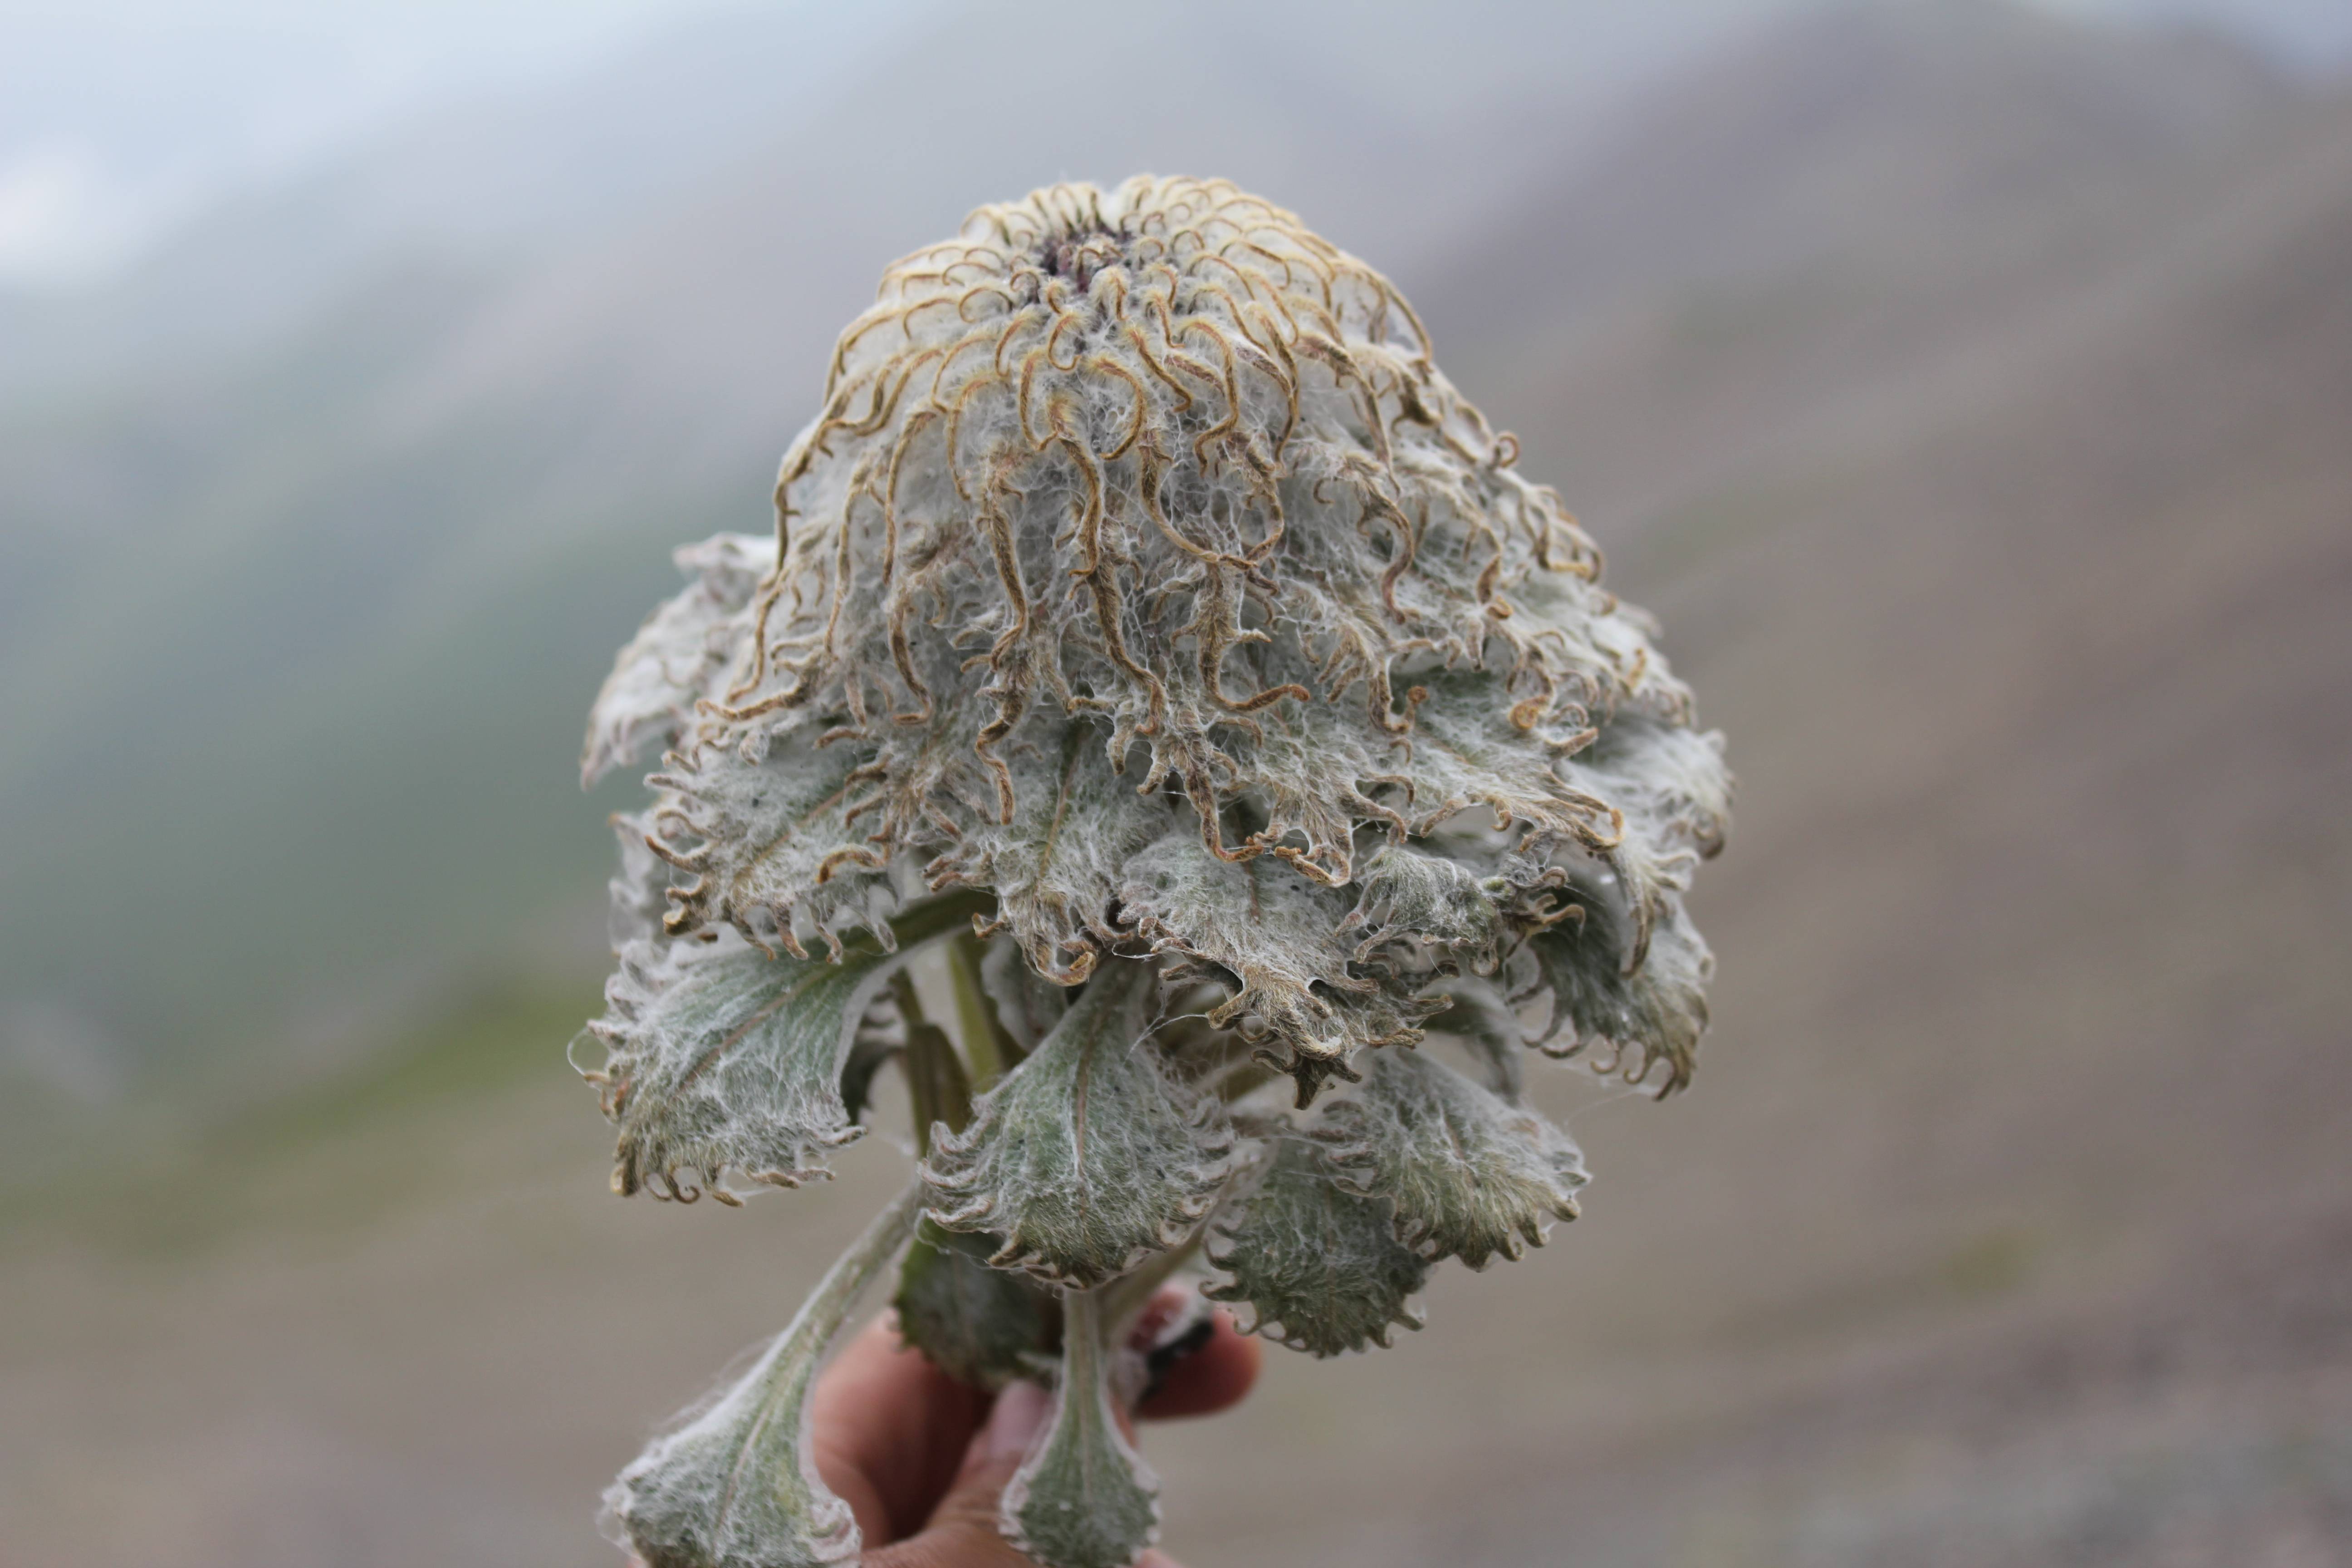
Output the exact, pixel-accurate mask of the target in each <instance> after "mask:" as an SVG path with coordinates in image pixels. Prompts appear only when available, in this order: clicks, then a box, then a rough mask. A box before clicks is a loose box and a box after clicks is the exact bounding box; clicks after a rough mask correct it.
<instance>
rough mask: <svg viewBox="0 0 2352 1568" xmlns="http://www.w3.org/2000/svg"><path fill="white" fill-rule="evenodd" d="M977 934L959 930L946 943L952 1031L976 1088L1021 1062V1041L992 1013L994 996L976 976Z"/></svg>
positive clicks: (985, 1084)
mask: <svg viewBox="0 0 2352 1568" xmlns="http://www.w3.org/2000/svg"><path fill="white" fill-rule="evenodd" d="M980 952H981V947H980V938H979V937H978V936H977V935H976V934H974V933H973V932H971V931H960V932H958V933H957V935H956V938H955V940H954V941H953V942H950V943H948V975H949V978H950V979H951V980H953V981H954V982H955V1003H956V1034H957V1035H958V1036H959V1037H961V1039H962V1041H963V1048H964V1055H965V1056H966V1057H967V1058H970V1059H971V1080H972V1085H973V1087H974V1088H976V1089H983V1090H985V1089H989V1088H991V1087H992V1086H993V1085H994V1084H995V1082H996V1080H997V1079H1000V1078H1003V1076H1004V1075H1005V1074H1006V1073H1008V1072H1011V1071H1012V1070H1013V1068H1016V1067H1018V1066H1020V1065H1021V1058H1022V1057H1023V1055H1024V1052H1023V1051H1022V1049H1021V1042H1020V1041H1018V1040H1016V1039H1014V1038H1013V1032H1012V1031H1011V1030H1010V1029H1007V1028H1006V1027H1005V1026H1004V1023H1003V1019H1001V1018H999V1017H998V1016H997V1014H996V1002H995V999H994V998H992V996H990V995H989V994H988V987H987V986H986V985H985V984H982V982H981V978H980Z"/></svg>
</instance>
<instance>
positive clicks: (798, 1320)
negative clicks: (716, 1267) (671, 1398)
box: [604, 1188, 919, 1568]
mask: <svg viewBox="0 0 2352 1568" xmlns="http://www.w3.org/2000/svg"><path fill="white" fill-rule="evenodd" d="M918 1206H919V1194H918V1192H917V1190H916V1189H913V1188H909V1189H908V1192H907V1193H906V1194H905V1195H904V1196H902V1197H900V1198H899V1199H898V1201H897V1202H895V1203H893V1204H892V1205H890V1206H889V1207H888V1208H887V1209H885V1210H884V1211H883V1212H882V1214H881V1215H879V1216H877V1218H876V1219H875V1221H874V1222H873V1223H872V1224H871V1225H869V1226H866V1233H865V1234H864V1235H863V1236H860V1237H858V1238H857V1240H856V1242H855V1243H853V1244H852V1245H851V1247H850V1248H849V1250H848V1251H847V1252H845V1253H844V1254H843V1255H842V1257H841V1258H840V1260H839V1261H838V1262H836V1263H835V1264H834V1266H833V1268H831V1270H829V1271H828V1272H827V1273H826V1275H825V1277H824V1279H823V1280H822V1281H821V1282H820V1283H819V1284H818V1286H817V1288H816V1289H815V1291H814V1293H812V1294H811V1295H810V1297H809V1299H808V1300H806V1301H805V1302H803V1304H802V1306H801V1310H800V1311H799V1312H798V1313H797V1314H796V1315H795V1316H794V1317H793V1321H792V1324H791V1326H790V1327H788V1328H787V1329H785V1330H784V1331H783V1332H782V1333H781V1334H779V1335H777V1336H776V1338H775V1340H774V1341H773V1342H772V1343H771V1344H770V1345H769V1346H768V1349H767V1352H766V1353H764V1354H763V1355H761V1357H760V1359H759V1361H758V1362H757V1363H755V1364H754V1365H753V1366H752V1368H751V1371H750V1372H749V1373H745V1374H744V1376H743V1378H742V1379H741V1380H740V1382H738V1383H737V1384H735V1385H734V1386H733V1387H731V1388H729V1389H728V1390H726V1391H725V1392H724V1393H722V1394H719V1397H718V1398H717V1399H716V1400H715V1401H714V1402H713V1403H712V1404H711V1405H709V1407H708V1408H706V1409H703V1410H701V1411H699V1412H698V1413H696V1414H694V1415H691V1416H690V1417H689V1418H688V1420H687V1421H686V1422H685V1423H684V1424H683V1425H682V1426H678V1427H677V1429H675V1430H674V1431H671V1432H669V1433H668V1434H667V1435H665V1436H661V1437H657V1438H656V1439H655V1440H654V1442H653V1444H652V1445H651V1446H650V1447H647V1448H646V1451H645V1452H644V1453H643V1454H641V1455H639V1456H638V1457H637V1458H636V1459H635V1461H634V1462H633V1463H631V1464H630V1466H629V1468H626V1469H625V1470H623V1471H622V1472H621V1476H620V1479H618V1480H616V1481H614V1483H613V1485H612V1488H611V1489H609V1490H608V1491H606V1492H605V1494H604V1509H605V1515H606V1518H607V1520H608V1521H610V1524H611V1526H612V1527H613V1529H614V1536H615V1539H616V1540H617V1539H621V1538H623V1537H625V1539H626V1541H627V1543H628V1545H629V1547H630V1549H631V1550H633V1551H635V1552H636V1554H637V1555H638V1557H640V1558H641V1559H643V1560H644V1562H645V1563H646V1568H819V1565H821V1564H829V1563H854V1562H856V1560H857V1548H858V1537H857V1523H856V1520H855V1519H853V1518H852V1517H851V1515H850V1511H849V1505H848V1504H846V1503H845V1502H843V1501H842V1500H840V1499H839V1498H837V1497H835V1496H834V1495H833V1493H832V1492H830V1491H828V1490H826V1489H825V1487H824V1482H822V1481H820V1480H819V1479H817V1475H816V1470H815V1468H814V1465H813V1464H812V1463H811V1456H810V1453H809V1447H808V1440H807V1433H806V1426H807V1424H808V1398H809V1390H810V1388H811V1387H812V1386H813V1385H814V1384H815V1382H816V1375H817V1372H818V1369H819V1368H820V1367H821V1366H822V1365H823V1363H824V1352H825V1348H826V1347H827V1346H828V1345H830V1344H831V1343H832V1342H833V1339H834V1336H835V1334H837V1333H838V1332H839V1331H840V1330H841V1326H842V1324H843V1322H844V1321H846V1320H847V1318H848V1316H849V1313H850V1310H851V1309H852V1308H854V1307H855V1306H856V1304H857V1298H858V1296H859V1295H860V1294H861V1293H863V1291H864V1290H865V1289H866V1285H867V1283H868V1282H869V1281H871V1280H872V1279H873V1278H874V1277H875V1276H876V1275H877V1274H879V1273H880V1272H881V1271H882V1270H883V1269H884V1268H886V1267H887V1266H888V1264H889V1261H890V1259H891V1258H892V1256H893V1255H894V1254H896V1253H897V1251H898V1248H899V1247H900V1246H901V1245H903V1244H904V1243H905V1241H906V1239H907V1237H908V1234H909V1233H911V1232H912V1231H913V1229H914V1226H915V1215H916V1211H917V1209H918Z"/></svg>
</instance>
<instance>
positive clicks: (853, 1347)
mask: <svg viewBox="0 0 2352 1568" xmlns="http://www.w3.org/2000/svg"><path fill="white" fill-rule="evenodd" d="M987 1412H988V1396H987V1395H986V1394H982V1393H981V1392H980V1391H979V1390H977V1389H974V1388H968V1387H966V1386H965V1385H964V1384H961V1383H958V1382H957V1381H956V1380H955V1379H953V1378H951V1377H950V1376H949V1375H948V1374H947V1373H943V1372H941V1371H940V1370H939V1368H937V1367H935V1366H933V1365H932V1364H931V1363H929V1361H928V1360H926V1359H925V1358H924V1356H923V1354H922V1352H919V1351H918V1350H915V1349H913V1348H912V1347H911V1346H909V1345H908V1344H907V1343H906V1342H904V1341H903V1340H901V1339H900V1338H899V1337H898V1325H897V1323H896V1321H894V1320H893V1319H892V1317H891V1316H890V1315H889V1314H887V1313H885V1314H884V1315H883V1316H881V1317H879V1318H877V1319H875V1320H874V1321H872V1322H870V1323H868V1324H867V1325H866V1327H865V1329H864V1330H862V1331H860V1332H859V1333H858V1335H857V1336H856V1338H855V1339H853V1340H851V1341H850V1342H849V1343H848V1344H847V1345H846V1346H845V1347H844V1348H843V1350H842V1352H841V1354H840V1355H839V1356H837V1357H835V1360H834V1362H833V1364H832V1365H830V1366H828V1367H826V1368H825V1370H824V1375H822V1376H821V1377H819V1378H818V1379H817V1384H816V1389H815V1391H814V1394H812V1395H811V1419H810V1423H809V1426H810V1431H811V1433H812V1442H811V1450H812V1454H813V1456H814V1459H815V1461H816V1469H817V1474H818V1476H819V1477H821V1478H822V1479H824V1484H825V1485H826V1486H827V1487H828V1488H830V1489H832V1490H833V1493H834V1495H835V1496H836V1497H838V1498H840V1499H841V1500H843V1501H844V1502H846V1503H847V1504H848V1505H849V1508H850V1511H851V1512H852V1513H853V1514H855V1515H856V1519H857V1529H858V1531H859V1533H860V1534H862V1535H863V1536H864V1537H865V1538H866V1540H868V1541H894V1540H896V1539H898V1537H899V1536H902V1535H908V1534H912V1533H913V1532H914V1531H916V1530H918V1529H919V1528H920V1527H921V1525H922V1523H923V1521H924V1520H925V1519H927V1518H929V1515H930V1512H931V1505H932V1503H933V1502H934V1501H935V1500H937V1499H938V1498H939V1496H940V1493H942V1492H944V1491H946V1490H947V1489H948V1487H949V1484H950V1482H951V1481H952V1480H953V1479H954V1478H955V1476H956V1474H957V1470H958V1468H959V1467H960V1465H961V1461H962V1459H963V1458H964V1454H965V1450H966V1449H967V1448H968V1447H970V1445H971V1438H972V1434H973V1433H974V1432H976V1431H978V1430H979V1429H980V1425H981V1422H982V1419H983V1417H985V1415H987Z"/></svg>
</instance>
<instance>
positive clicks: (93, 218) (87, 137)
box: [0, 0, 2352, 284]
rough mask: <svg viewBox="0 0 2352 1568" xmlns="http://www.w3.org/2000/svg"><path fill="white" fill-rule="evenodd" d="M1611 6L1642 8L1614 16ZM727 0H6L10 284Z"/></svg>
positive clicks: (1795, 0) (1700, 1) (2301, 48)
mask: <svg viewBox="0 0 2352 1568" xmlns="http://www.w3.org/2000/svg"><path fill="white" fill-rule="evenodd" d="M846 3H850V0H772V5H790V6H805V7H814V6H816V5H825V4H846ZM860 3H863V4H866V5H869V6H870V5H871V4H872V0H860ZM913 3H919V0H898V8H901V9H903V8H904V7H905V6H906V5H908V4H913ZM1094 3H1097V4H1102V3H1107V0H1094ZM1108 3H1116V0H1108ZM1276 3H1278V0H1276ZM1533 3H1540V4H1550V3H1553V0H1533ZM1585 3H1586V4H1588V5H1590V6H1591V9H1592V10H1593V11H1594V12H1595V14H1596V22H1601V23H1602V24H1603V25H1601V26H1599V27H1597V29H1596V33H1597V34H1607V35H1609V36H1610V37H1611V39H1612V41H1615V42H1622V41H1623V39H1624V38H1625V37H1628V36H1629V35H1631V34H1633V33H1635V32H1653V33H1654V32H1659V31H1662V30H1663V32H1664V33H1665V34H1667V35H1671V36H1675V37H1677V38H1687V39H1689V40H1697V39H1703V38H1704V37H1706V35H1708V34H1709V33H1711V32H1714V31H1716V30H1717V29H1719V28H1720V27H1722V26H1725V25H1726V24H1727V21H1730V20H1733V19H1737V18H1739V17H1741V16H1757V15H1760V14H1762V13H1764V12H1766V11H1769V10H1773V9H1780V8H1785V7H1787V6H1790V5H1799V4H1803V3H1805V0H1585ZM2042 3H2044V4H2051V5H2061V6H2063V7H2064V8H2067V9H2074V10H2080V11H2088V12H2097V13H2105V14H2111V15H2124V16H2189V17H2197V18H2201V19H2205V20H2208V21H2212V22H2218V23H2220V24H2221V25H2222V26H2227V27H2229V28H2231V29H2232V30H2234V31H2237V32H2240V33H2241V34H2242V35H2244V36H2246V37H2250V38H2254V39H2257V40H2258V41H2260V42H2262V43H2263V44H2264V45H2265V46H2266V47H2270V48H2272V49H2273V50H2274V51H2277V52H2279V53H2281V54H2283V55H2285V56H2288V57H2290V58H2298V59H2300V60H2302V61H2304V62H2305V63H2308V64H2313V65H2316V66H2320V67H2323V68H2334V67H2336V66H2338V65H2340V64H2342V63H2343V62H2345V61H2346V60H2347V58H2352V0H2042ZM1615 7H1623V8H1626V15H1625V16H1615V15H1610V14H1609V13H1611V12H1612V8H1615ZM726 8H728V7H727V6H726V5H723V4H721V3H720V0H0V282H5V283H17V284H26V283H31V284H40V283H45V282H72V281H75V280H79V279H88V278H89V277H91V276H93V275H96V274H99V273H101V272H103V271H104V270H105V269H106V268H110V267H111V266H114V265H118V264H119V263H120V262H121V261H122V260H123V259H125V258H129V257H131V256H132V255H135V254H136V252H137V250H138V248H139V247H140V246H141V245H142V244H143V243H144V242H146V241H147V240H148V239H150V238H152V237H153V236H154V235H155V234H157V233H158V232H160V231H161V230H163V229H164V228H166V227H168V226H170V225H172V224H173V223H174V222H177V221H179V220H181V219H183V218H184V217H186V216H189V215H191V214H193V213H194V212H197V211H200V210H202V208H203V207H204V206H205V205H206V204H207V203H209V202H211V201H214V200H216V199H218V198H219V197H220V196H221V195H224V194H226V192H229V191H232V190H235V189H236V188H238V187H240V186H244V185H249V184H254V183H256V182H259V181H265V180H268V179H269V178H270V177H272V176H273V175H276V174H283V173H286V172H289V171H291V170H294V169H298V168H299V167H301V166H303V165H304V164H306V163H312V162H315V161H316V160H318V159H320V158H322V157H326V156H330V155H331V154H332V153H334V152H335V151H336V150H337V149H339V148H341V147H344V146H348V145H350V144H351V143H352V142H353V141H354V140H356V139H360V138H362V137H364V136H366V135H368V134H369V133H370V132H374V131H376V130H378V129H381V128H383V127H384V126H387V125H390V124H393V123H396V122H397V121H399V120H401V119H403V118H404V117H407V116H411V115H415V114H418V113H420V112H424V111H425V110H429V109H430V108H431V107H432V106H433V105H434V104H435V103H436V102H439V101H447V100H453V99H458V98H463V97H467V96H471V95H478V94H484V93H495V92H499V91H507V90H513V89H517V88H520V87H524V86H527V85H529V84H530V82H532V81H534V80H544V79H550V78H553V77H557V76H561V75H562V74H563V73H566V72H569V71H572V70H577V69H579V68H582V67H583V66H585V65H587V64H589V63H590V62H592V61H593V60H595V59H597V58H600V57H604V56H606V55H609V54H611V53H612V52H614V51H615V50H618V49H623V48H625V47H629V45H630V43H631V42H632V40H634V39H636V38H641V37H645V36H646V34H647V32H648V31H650V30H654V29H658V28H660V27H664V26H673V25H676V24H677V22H679V21H682V20H684V19H686V18H688V17H690V16H696V15H698V14H708V13H710V12H713V11H718V10H723V9H726ZM1634 16H1639V17H1640V18H1641V20H1640V22H1639V24H1638V25H1637V26H1636V25H1629V23H1630V19H1631V18H1633V17H1634Z"/></svg>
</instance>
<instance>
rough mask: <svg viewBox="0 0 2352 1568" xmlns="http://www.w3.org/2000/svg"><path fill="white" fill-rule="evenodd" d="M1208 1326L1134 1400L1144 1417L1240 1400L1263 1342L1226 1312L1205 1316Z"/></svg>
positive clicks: (1201, 1411) (1200, 1411) (1203, 1411)
mask: <svg viewBox="0 0 2352 1568" xmlns="http://www.w3.org/2000/svg"><path fill="white" fill-rule="evenodd" d="M1207 1323H1208V1332H1207V1334H1205V1335H1204V1336H1202V1339H1201V1341H1200V1343H1199V1344H1198V1345H1197V1346H1196V1347H1195V1348H1193V1349H1192V1351H1190V1352H1188V1353H1186V1354H1184V1355H1182V1356H1181V1357H1180V1358H1178V1359H1177V1360H1175V1361H1173V1362H1171V1363H1170V1364H1169V1365H1168V1366H1167V1367H1166V1369H1165V1370H1164V1371H1163V1372H1162V1373H1160V1376H1159V1378H1158V1381H1157V1386H1155V1387H1154V1388H1152V1389H1151V1390H1150V1392H1149V1393H1147V1394H1145V1395H1144V1396H1143V1398H1142V1400H1141V1401H1140V1402H1139V1404H1138V1405H1136V1407H1135V1413H1136V1414H1137V1415H1140V1416H1142V1417H1143V1418H1144V1419H1145V1420H1147V1421H1167V1420H1172V1419H1174V1418H1176V1417H1179V1416H1184V1415H1208V1414H1210V1413H1211V1412H1212V1411H1217V1410H1223V1409H1225V1408H1226V1407H1227V1406H1229V1405H1238V1404H1239V1403H1241V1400H1242V1396H1243V1395H1244V1394H1247V1393H1249V1391H1250V1386H1251V1385H1252V1384H1255V1383H1256V1382H1257V1372H1258V1361H1259V1358H1260V1356H1261V1354H1262V1353H1263V1352H1264V1350H1265V1347H1264V1346H1263V1345H1261V1344H1260V1343H1259V1342H1258V1341H1257V1338H1256V1336H1255V1335H1252V1334H1244V1333H1243V1332H1242V1331H1240V1330H1238V1329H1236V1328H1234V1320H1233V1317H1232V1315H1231V1314H1229V1313H1227V1312H1224V1311H1222V1310H1220V1311H1217V1312H1214V1313H1213V1314H1211V1316H1210V1317H1209V1319H1208V1320H1207Z"/></svg>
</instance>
